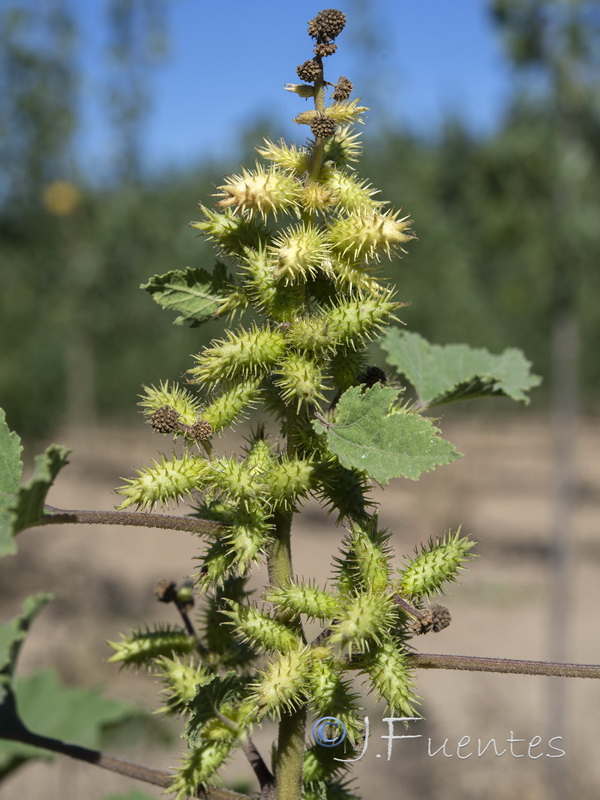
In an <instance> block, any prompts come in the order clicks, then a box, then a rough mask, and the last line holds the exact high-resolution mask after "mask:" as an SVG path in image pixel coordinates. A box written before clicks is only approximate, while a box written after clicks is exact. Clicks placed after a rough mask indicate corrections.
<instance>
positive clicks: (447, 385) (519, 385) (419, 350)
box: [381, 328, 541, 406]
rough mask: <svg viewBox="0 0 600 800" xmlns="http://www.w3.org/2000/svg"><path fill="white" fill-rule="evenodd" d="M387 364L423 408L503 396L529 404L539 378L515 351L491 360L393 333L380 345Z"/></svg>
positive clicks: (484, 353)
mask: <svg viewBox="0 0 600 800" xmlns="http://www.w3.org/2000/svg"><path fill="white" fill-rule="evenodd" d="M381 346H382V347H383V349H384V350H387V352H388V356H387V359H386V360H387V362H388V364H391V365H392V366H393V367H395V369H396V371H397V372H398V374H399V375H400V376H402V377H404V378H405V379H406V380H407V381H408V382H409V383H410V384H411V385H412V386H413V387H414V388H415V390H416V392H417V395H418V397H419V400H420V401H421V402H422V403H423V404H426V405H430V406H432V405H440V404H441V403H450V402H452V401H454V400H463V399H467V398H473V397H485V396H504V397H511V398H512V399H513V400H520V401H522V402H524V403H528V402H529V398H528V397H527V394H526V392H527V391H528V390H529V389H532V388H533V387H534V386H538V385H539V384H540V382H541V378H540V377H539V376H538V375H533V374H532V373H531V371H530V366H531V365H530V363H529V361H527V359H526V358H525V356H524V355H523V354H522V353H521V351H520V350H515V349H512V348H511V349H508V350H505V351H504V352H503V353H501V354H500V355H494V354H493V353H490V352H489V351H488V350H485V349H484V348H472V347H469V346H468V345H464V344H449V345H445V346H440V345H435V344H430V343H429V342H428V341H427V340H426V339H423V337H422V336H419V334H418V333H410V332H408V331H401V330H399V329H398V328H392V330H390V331H389V332H388V333H387V335H386V336H385V337H384V338H383V339H382V341H381Z"/></svg>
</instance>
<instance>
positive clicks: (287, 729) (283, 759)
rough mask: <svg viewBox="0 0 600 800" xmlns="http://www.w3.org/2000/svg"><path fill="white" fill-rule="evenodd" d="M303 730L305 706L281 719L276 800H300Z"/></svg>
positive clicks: (278, 739) (277, 757)
mask: <svg viewBox="0 0 600 800" xmlns="http://www.w3.org/2000/svg"><path fill="white" fill-rule="evenodd" d="M305 728H306V706H303V707H302V708H299V709H298V710H296V711H293V712H292V713H291V714H288V715H287V716H284V717H282V720H281V722H280V723H279V735H278V738H277V754H276V763H275V784H276V786H277V800H300V797H301V795H302V766H303V763H304V733H305Z"/></svg>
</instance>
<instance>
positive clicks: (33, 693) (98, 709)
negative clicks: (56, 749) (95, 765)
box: [0, 670, 147, 777]
mask: <svg viewBox="0 0 600 800" xmlns="http://www.w3.org/2000/svg"><path fill="white" fill-rule="evenodd" d="M15 698H16V704H17V709H18V711H19V716H20V718H21V719H22V720H23V722H24V723H25V725H26V727H27V728H28V729H29V730H31V731H34V732H35V733H37V734H42V735H44V736H51V737H53V738H55V739H61V740H63V741H66V742H71V743H74V744H78V745H81V746H83V747H90V748H94V749H97V748H99V747H100V745H101V736H102V730H103V728H105V727H107V726H114V725H116V724H119V723H122V722H127V721H128V720H129V719H131V718H132V717H136V716H140V715H145V714H146V713H147V712H145V711H144V710H142V709H139V708H137V707H136V706H133V705H130V704H128V703H122V702H120V701H117V700H112V699H110V698H107V697H103V696H102V695H101V694H100V690H99V689H78V688H68V687H64V686H61V685H60V683H59V681H58V677H57V675H56V673H55V672H54V671H53V670H43V671H40V672H36V673H34V674H33V675H29V676H28V677H26V678H21V679H18V680H17V681H15ZM48 757H52V755H51V754H49V753H48V752H47V751H45V750H40V749H39V748H37V747H32V746H31V745H26V744H22V743H20V742H14V741H8V740H2V741H0V777H1V776H4V775H6V774H7V773H8V772H12V771H13V770H14V769H16V768H17V767H18V766H19V765H20V764H22V763H23V762H24V761H27V760H30V759H32V758H46V759H47V758H48Z"/></svg>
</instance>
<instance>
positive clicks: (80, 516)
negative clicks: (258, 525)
mask: <svg viewBox="0 0 600 800" xmlns="http://www.w3.org/2000/svg"><path fill="white" fill-rule="evenodd" d="M68 524H78V525H131V526H136V527H142V528H163V529H165V530H177V531H188V532H189V533H197V534H208V535H214V534H215V533H217V532H218V531H220V530H223V528H224V527H225V526H224V525H221V523H220V522H214V521H213V520H210V519H196V518H195V517H178V516H175V515H174V514H151V513H147V512H145V511H86V510H80V509H63V508H54V506H49V505H45V506H44V514H43V516H42V517H41V518H40V519H39V520H38V521H37V522H36V523H35V524H34V525H31V526H30V527H38V526H40V525H68Z"/></svg>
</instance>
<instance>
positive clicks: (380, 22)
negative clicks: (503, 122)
mask: <svg viewBox="0 0 600 800" xmlns="http://www.w3.org/2000/svg"><path fill="white" fill-rule="evenodd" d="M357 4H360V5H362V8H363V10H362V12H358V11H357V10H356V5H357ZM327 6H328V4H325V3H323V2H322V1H320V2H313V1H312V0H310V2H309V1H305V0H301V1H300V2H293V3H285V2H273V1H272V0H254V2H247V1H246V2H241V0H227V2H224V1H223V0H221V2H219V0H211V1H210V2H205V1H204V0H170V1H169V0H168V8H169V11H168V15H167V16H168V35H169V39H170V52H169V54H168V56H167V57H166V59H165V61H164V62H163V63H162V65H161V66H160V67H159V68H158V69H157V70H156V71H155V72H154V73H153V76H152V80H151V84H150V85H151V87H152V90H153V105H152V110H151V112H150V114H149V116H148V118H147V121H146V124H145V126H144V127H145V136H144V138H145V142H144V144H145V147H144V155H145V161H146V163H147V165H148V166H149V167H150V168H151V169H152V168H161V167H163V166H165V165H168V164H175V165H179V166H181V165H183V164H185V163H187V162H190V161H199V160H201V159H203V158H210V159H216V158H220V157H227V156H228V155H230V154H231V153H232V152H233V151H234V149H235V145H236V143H237V141H238V140H239V135H240V129H241V128H243V127H248V126H250V125H251V124H252V122H253V121H255V120H256V119H257V118H259V117H261V116H263V117H264V116H270V117H272V118H273V120H274V121H275V123H276V126H277V130H278V132H280V133H281V135H284V136H292V138H295V139H296V140H297V141H299V142H301V141H303V140H304V138H305V136H306V130H305V129H304V128H302V129H299V128H298V126H296V125H294V124H293V123H291V118H292V117H293V116H294V115H295V114H297V113H298V112H299V111H300V110H303V109H304V108H308V107H309V106H308V105H307V101H304V100H301V99H300V98H298V97H297V96H296V95H293V94H290V93H288V92H285V91H284V90H283V84H284V83H286V82H295V81H298V78H297V76H296V74H295V67H296V66H297V65H298V64H300V63H301V62H302V61H304V60H306V59H307V58H310V57H311V55H312V50H311V41H312V40H310V39H309V37H308V35H307V33H306V23H307V21H308V20H309V19H310V18H311V17H313V16H314V15H315V14H316V13H317V12H318V11H319V10H321V9H322V8H323V7H327ZM104 7H105V3H104V0H85V2H82V3H81V4H75V9H76V13H77V15H78V17H79V18H80V23H81V25H82V28H83V36H84V46H83V48H82V51H81V62H80V63H81V71H82V90H83V97H84V108H85V124H84V127H83V129H82V131H81V135H80V142H81V147H82V152H83V153H84V156H85V160H87V161H88V163H90V164H92V165H96V168H98V167H99V166H100V165H102V164H103V163H106V162H107V161H109V159H110V152H111V147H112V144H114V142H113V143H111V133H110V131H109V129H108V127H107V125H106V121H105V115H104V114H103V112H102V110H101V104H100V102H99V98H98V94H99V92H98V89H99V85H100V83H101V82H102V74H101V73H100V74H99V73H98V65H99V64H101V63H102V59H103V52H102V47H103V44H104V42H103V40H102V33H101V32H102V30H104V29H105V26H104V25H103V23H102V21H101V19H102V13H103V9H104ZM336 7H338V8H340V9H341V10H342V11H344V12H345V13H346V15H347V17H348V23H347V26H346V29H345V30H344V31H343V33H342V34H341V35H340V37H339V39H338V52H337V53H336V54H335V55H334V56H332V57H330V58H329V59H326V70H327V71H326V77H327V78H329V79H330V80H332V81H333V82H335V81H336V80H337V78H338V76H339V75H340V74H344V75H347V76H348V77H349V78H350V79H351V80H352V81H353V82H354V84H355V95H360V96H361V97H362V101H363V103H364V104H365V105H367V106H369V107H370V109H371V112H370V115H369V116H370V118H371V119H372V120H373V121H374V122H382V121H384V120H385V121H386V122H387V124H398V125H400V124H408V125H409V126H410V127H412V128H414V129H417V130H419V131H421V132H423V133H424V134H425V135H431V134H433V133H434V132H435V130H436V128H437V126H438V125H439V123H440V121H441V120H443V119H444V117H445V116H447V115H449V114H451V113H458V114H459V115H461V116H462V117H463V118H464V119H465V120H466V121H467V123H468V125H469V127H471V128H472V129H473V130H474V131H476V132H481V133H486V132H489V131H491V130H493V128H494V126H495V125H496V124H497V122H498V121H499V119H500V118H501V115H502V110H503V108H504V107H505V104H506V100H507V98H508V95H509V90H510V84H511V78H510V70H509V67H508V65H507V63H506V60H505V58H504V56H503V52H502V48H501V43H500V40H499V37H498V35H497V33H496V32H495V31H494V29H493V27H492V25H491V22H490V20H489V16H488V2H487V1H486V0H460V2H456V0H455V1H454V2H452V1H451V0H412V1H411V2H409V0H362V3H357V0H344V2H340V3H338V4H337V5H336ZM365 29H367V30H370V31H371V32H372V34H373V35H374V36H375V38H376V40H378V42H379V44H378V46H377V48H376V50H375V51H374V52H371V53H365V52H364V51H363V50H361V49H357V47H356V43H355V39H356V37H357V35H358V34H359V33H360V32H362V31H363V30H365Z"/></svg>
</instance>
